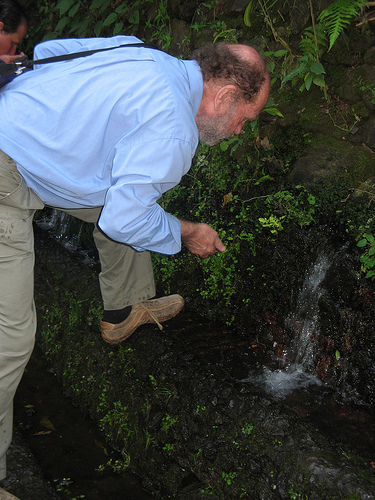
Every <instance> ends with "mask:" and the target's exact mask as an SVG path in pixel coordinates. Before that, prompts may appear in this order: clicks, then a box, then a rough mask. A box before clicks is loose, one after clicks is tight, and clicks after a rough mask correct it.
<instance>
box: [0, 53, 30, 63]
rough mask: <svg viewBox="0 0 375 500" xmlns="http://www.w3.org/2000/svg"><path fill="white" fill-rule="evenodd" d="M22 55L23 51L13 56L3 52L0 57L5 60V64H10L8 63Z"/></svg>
mask: <svg viewBox="0 0 375 500" xmlns="http://www.w3.org/2000/svg"><path fill="white" fill-rule="evenodd" d="M24 55H25V54H24V53H23V52H21V54H16V55H14V56H9V55H8V54H4V55H1V56H0V59H2V60H3V61H4V62H5V64H10V63H12V62H14V61H15V60H16V59H18V58H19V57H22V56H24Z"/></svg>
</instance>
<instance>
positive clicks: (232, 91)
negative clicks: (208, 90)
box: [214, 85, 237, 112]
mask: <svg viewBox="0 0 375 500" xmlns="http://www.w3.org/2000/svg"><path fill="white" fill-rule="evenodd" d="M236 93H237V88H236V86H235V85H224V86H223V87H220V88H219V89H218V90H217V92H216V94H215V99H214V106H215V111H217V112H220V111H223V110H225V108H226V107H227V106H228V105H230V104H231V103H232V102H233V100H234V98H235V96H236Z"/></svg>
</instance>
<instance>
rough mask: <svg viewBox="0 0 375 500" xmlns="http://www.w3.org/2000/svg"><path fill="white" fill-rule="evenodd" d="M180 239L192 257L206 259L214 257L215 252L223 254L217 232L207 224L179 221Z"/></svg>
mask: <svg viewBox="0 0 375 500" xmlns="http://www.w3.org/2000/svg"><path fill="white" fill-rule="evenodd" d="M180 223H181V239H182V241H183V242H184V244H185V246H186V247H187V249H188V250H189V251H190V252H191V253H192V254H194V255H198V256H199V257H202V259H206V258H207V257H210V256H211V255H214V253H215V252H216V250H218V251H219V252H225V246H224V244H223V243H222V241H221V240H220V238H219V236H218V234H217V232H216V231H215V230H214V229H212V227H210V226H209V225H208V224H204V223H196V222H188V221H184V220H180Z"/></svg>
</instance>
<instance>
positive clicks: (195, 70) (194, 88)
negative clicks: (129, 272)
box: [181, 60, 203, 116]
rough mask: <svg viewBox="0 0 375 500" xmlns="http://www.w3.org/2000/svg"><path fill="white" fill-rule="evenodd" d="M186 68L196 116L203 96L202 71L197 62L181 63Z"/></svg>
mask: <svg viewBox="0 0 375 500" xmlns="http://www.w3.org/2000/svg"><path fill="white" fill-rule="evenodd" d="M181 62H182V63H183V64H184V66H185V68H186V73H187V76H188V80H189V84H190V89H191V100H192V103H193V112H194V116H196V115H197V113H198V109H199V106H200V104H201V101H202V96H203V77H202V72H201V70H200V67H199V64H198V63H197V62H196V61H185V60H184V61H181Z"/></svg>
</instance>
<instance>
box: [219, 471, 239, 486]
mask: <svg viewBox="0 0 375 500" xmlns="http://www.w3.org/2000/svg"><path fill="white" fill-rule="evenodd" d="M236 475H237V473H236V472H228V473H227V472H223V473H222V474H221V477H222V478H223V479H224V481H225V482H226V483H227V485H228V486H230V485H231V484H232V481H233V479H234V478H235V477H236Z"/></svg>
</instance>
